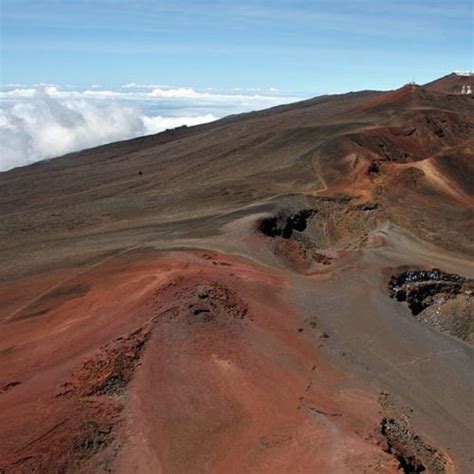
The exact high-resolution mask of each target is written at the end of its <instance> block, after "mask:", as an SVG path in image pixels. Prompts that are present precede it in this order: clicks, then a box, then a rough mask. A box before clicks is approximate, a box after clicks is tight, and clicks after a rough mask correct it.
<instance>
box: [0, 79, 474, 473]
mask: <svg viewBox="0 0 474 474" xmlns="http://www.w3.org/2000/svg"><path fill="white" fill-rule="evenodd" d="M468 79H469V78H468ZM465 81H466V79H465V76H454V77H452V76H447V77H446V78H443V79H441V80H439V81H434V82H433V83H430V84H428V85H426V86H423V87H420V86H415V85H407V86H404V87H402V88H401V89H398V90H396V91H390V92H377V91H364V92H358V93H350V94H344V95H337V96H325V97H320V98H316V99H311V100H308V101H304V102H300V103H296V104H291V105H285V106H281V107H276V108H273V109H269V110H266V111H261V112H255V113H250V114H242V115H238V116H232V117H228V118H225V119H222V120H219V121H217V122H214V123H210V124H206V125H201V126H197V127H191V128H186V127H182V128H179V129H175V130H171V131H167V132H164V133H161V134H158V135H155V136H149V137H143V138H139V139H135V140H129V141H125V142H119V143H114V144H111V145H106V146H102V147H98V148H94V149H90V150H85V151H82V152H79V153H75V154H72V155H68V156H64V157H60V158H57V159H54V160H50V161H46V162H42V163H38V164H35V165H32V166H29V167H25V168H18V169H14V170H11V171H8V172H6V173H1V174H0V190H1V191H0V212H1V215H2V221H1V223H0V238H1V244H2V254H1V256H0V278H1V283H0V315H1V318H0V327H1V330H2V336H1V337H0V374H1V378H0V413H4V415H3V420H2V426H3V428H2V429H1V430H0V446H2V447H1V448H0V470H1V469H2V467H3V469H4V470H5V471H6V472H31V471H32V469H39V470H40V471H41V470H44V469H47V468H48V469H49V470H50V472H64V471H66V472H76V471H81V472H84V471H101V470H103V471H107V470H113V471H114V472H115V471H118V472H130V471H131V470H137V471H138V472H164V473H169V472H173V473H175V472H176V473H181V472H182V473H185V472H243V471H244V472H295V466H299V467H300V468H301V472H309V471H311V472H312V471H316V472H397V471H398V469H399V468H400V469H402V470H405V472H421V470H422V468H423V469H426V470H428V471H430V472H468V471H469V470H471V469H472V458H471V454H470V449H471V446H470V441H469V440H470V439H472V436H473V435H474V429H473V420H472V418H470V416H471V415H470V414H471V413H473V410H472V408H474V407H473V406H472V403H473V402H472V387H473V385H472V384H473V382H474V381H473V377H472V370H471V369H472V357H473V349H472V343H473V342H474V334H473V329H472V328H474V323H473V321H474V316H473V314H472V304H471V303H472V302H471V298H472V290H473V283H472V280H471V279H472V278H473V277H474V268H473V265H472V259H471V257H472V254H473V251H474V248H473V245H472V239H471V238H470V235H472V229H473V204H474V198H473V194H472V190H473V186H472V177H473V171H474V170H473V165H472V163H473V152H474V140H473V138H472V137H473V136H474V134H473V131H474V109H473V100H472V97H471V96H470V95H468V94H460V93H459V86H461V88H462V85H465V84H464V83H465ZM453 92H454V93H453ZM434 268H440V269H441V270H440V271H439V272H438V271H434V270H433V269H434ZM52 466H53V467H52Z"/></svg>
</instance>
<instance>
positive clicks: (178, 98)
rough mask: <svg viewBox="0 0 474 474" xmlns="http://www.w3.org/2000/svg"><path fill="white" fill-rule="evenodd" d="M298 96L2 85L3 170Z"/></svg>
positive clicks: (139, 87) (132, 87) (148, 86)
mask: <svg viewBox="0 0 474 474" xmlns="http://www.w3.org/2000/svg"><path fill="white" fill-rule="evenodd" d="M295 100H298V98H296V97H284V96H281V95H279V94H278V91H277V90H275V89H266V90H260V89H251V90H248V89H247V90H240V89H233V90H231V91H224V92H223V91H216V90H204V91H201V90H200V91H198V90H195V89H193V88H190V87H172V86H163V85H159V84H136V83H129V84H124V85H123V86H122V87H121V88H119V89H118V90H106V89H102V88H101V87H100V86H97V85H95V86H91V87H90V88H88V89H86V90H75V89H72V88H70V87H59V86H57V85H51V84H34V85H31V86H29V85H22V84H6V85H4V86H2V88H1V89H0V171H6V170H8V169H11V168H15V167H17V166H24V165H28V164H31V163H34V162H36V161H40V160H44V159H48V158H53V157H56V156H60V155H64V154H66V153H70V152H74V151H78V150H82V149H84V148H90V147H93V146H98V145H102V144H105V143H111V142H114V141H118V140H125V139H128V138H134V137H138V136H142V135H149V134H153V133H158V132H161V131H163V130H166V129H169V128H174V127H178V126H181V125H188V126H191V125H197V124H200V123H206V122H211V121H213V120H216V119H218V118H221V117H224V116H226V115H230V114H235V113H241V112H247V111H251V110H259V109H264V108H267V107H272V106H275V105H278V104H283V103H288V102H292V101H295Z"/></svg>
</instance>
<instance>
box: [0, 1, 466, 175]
mask: <svg viewBox="0 0 474 474" xmlns="http://www.w3.org/2000/svg"><path fill="white" fill-rule="evenodd" d="M0 8H1V10H0V28H1V41H0V61H1V62H0V83H1V84H2V87H1V89H0V171H1V170H5V169H9V168H11V167H14V166H19V165H22V164H28V163H31V162H33V161H36V160H38V159H44V158H49V157H51V156H56V155H58V154H62V153H66V152H68V151H75V150H77V149H81V148H84V147H87V146H94V145H96V144H101V143H106V142H108V141H113V140H117V139H121V138H130V137H132V136H138V135H140V134H147V133H156V132H157V131H160V130H163V129H165V128H169V127H172V126H177V125H180V124H182V123H186V124H189V125H192V124H194V123H199V122H203V121H210V120H213V119H216V118H219V117H222V116H224V115H227V114H230V113H238V112H245V111H249V110H256V109H261V108H265V107H270V106H272V105H276V104H278V103H285V102H291V101H294V100H298V99H300V98H307V97H312V96H316V95H321V94H327V93H341V92H346V91H351V90H361V89H393V88H396V87H399V86H401V85H403V84H405V83H407V82H409V81H411V80H412V79H414V80H415V81H416V82H417V83H424V82H427V81H430V80H433V79H435V78H437V77H440V76H443V75H445V74H447V73H449V72H451V71H453V70H470V69H472V68H473V67H472V62H473V6H472V2H471V1H470V0H443V1H440V0H425V1H423V0H412V1H408V0H392V1H384V0H351V1H349V0H313V1H303V0H292V1H290V0H272V1H264V0H255V1H241V0H233V1H227V0H221V1H219V0H207V1H206V0H193V1H191V0H183V1H179V0H176V1H168V0H163V1H160V0H155V1H150V0H128V1H123V0H0ZM98 124H101V125H102V127H99V128H98V127H97V126H98Z"/></svg>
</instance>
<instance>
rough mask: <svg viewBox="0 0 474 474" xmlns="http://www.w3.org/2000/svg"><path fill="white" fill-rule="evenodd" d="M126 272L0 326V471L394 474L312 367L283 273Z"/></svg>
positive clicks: (86, 278)
mask: <svg viewBox="0 0 474 474" xmlns="http://www.w3.org/2000/svg"><path fill="white" fill-rule="evenodd" d="M133 260H134V261H133V263H132V262H131V259H130V258H127V259H126V261H124V262H122V261H116V262H114V263H111V264H105V265H104V266H102V267H100V269H97V270H92V271H91V272H89V273H88V274H87V275H83V276H82V277H80V278H79V279H73V280H71V281H69V282H67V284H64V285H63V286H61V287H60V289H59V290H55V292H54V296H50V299H54V300H55V308H54V309H50V310H49V311H48V314H47V316H42V315H41V314H39V313H34V314H31V313H27V312H25V313H21V312H20V313H18V314H17V315H16V316H15V317H14V318H13V320H10V321H9V322H8V323H7V324H5V325H4V326H3V328H2V329H3V332H4V336H5V338H6V339H7V340H8V341H9V344H10V347H9V348H5V349H3V348H2V359H1V362H2V366H1V371H2V374H5V376H4V377H5V378H4V382H5V383H4V385H3V389H4V393H3V394H2V396H1V398H0V406H1V411H2V413H3V414H4V415H3V425H2V438H1V443H0V445H1V446H2V448H1V458H2V459H4V460H5V461H6V465H5V467H4V469H5V470H6V472H10V471H11V472H31V471H32V470H39V471H47V470H49V469H50V467H51V466H55V467H54V469H55V470H57V471H61V470H74V469H79V468H80V469H86V470H87V469H88V467H89V468H90V469H94V467H95V466H102V467H104V468H105V467H107V468H110V469H112V470H114V471H115V470H117V471H123V472H130V471H132V470H133V471H135V470H138V471H139V472H206V471H207V470H208V467H206V466H212V469H213V470H214V472H242V469H244V470H246V471H247V470H249V471H252V472H270V471H271V472H294V464H293V463H294V462H295V460H296V459H298V460H299V462H300V463H301V465H302V466H304V470H305V471H306V470H307V469H311V470H318V469H321V470H322V472H329V471H331V470H342V471H353V470H361V471H362V470H364V469H372V470H373V471H374V472H375V471H377V472H396V470H397V469H396V467H397V465H398V463H397V462H396V461H395V459H394V457H393V456H390V455H389V454H388V453H385V452H384V451H383V449H382V448H381V447H380V446H379V440H378V439H377V436H376V430H377V425H378V423H379V421H380V420H379V413H378V410H379V404H378V402H377V399H376V398H374V396H373V395H372V394H370V393H367V392H364V391H363V390H351V389H348V388H347V387H345V383H344V376H343V375H342V374H341V373H338V371H337V370H335V368H334V367H331V365H330V364H329V363H328V361H326V360H324V358H322V357H321V354H320V350H319V348H320V346H322V345H323V344H324V336H323V335H322V334H321V332H320V331H319V330H318V329H317V328H312V329H311V330H308V329H307V330H308V331H310V334H309V335H306V334H304V332H303V330H302V329H301V327H302V326H305V323H304V321H303V320H302V317H301V315H298V314H297V313H296V312H295V310H294V309H293V308H292V307H291V306H289V305H288V304H287V303H285V300H284V298H282V297H281V296H279V295H280V294H281V295H283V294H284V293H285V292H286V291H287V288H288V282H287V281H286V277H285V275H284V274H279V273H277V272H272V274H269V272H268V271H267V270H265V269H264V268H259V267H256V266H254V265H252V264H250V263H248V262H245V261H243V260H240V259H236V258H231V257H224V256H220V255H216V254H212V253H209V252H205V253H204V252H192V253H191V252H187V253H184V252H171V253H167V254H165V255H163V256H160V255H153V254H149V255H147V256H146V258H144V257H136V258H134V259H133ZM77 288H81V289H82V291H81V293H80V295H79V294H78V293H79V291H78V290H76V289H77ZM72 292H76V298H72V297H70V295H71V293H72ZM79 300H80V304H79ZM85 309H86V310H85ZM29 318H35V319H36V321H34V322H33V321H31V322H29V321H28V319H29ZM32 325H35V326H36V327H34V328H33V327H32ZM58 361H60V363H58ZM275 407H278V410H277V411H275ZM32 420H34V423H32ZM341 447H344V452H342V453H341ZM236 460H239V462H238V463H236Z"/></svg>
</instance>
